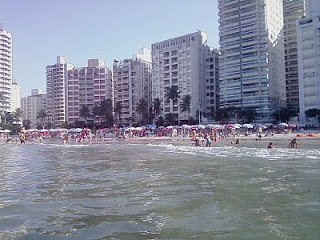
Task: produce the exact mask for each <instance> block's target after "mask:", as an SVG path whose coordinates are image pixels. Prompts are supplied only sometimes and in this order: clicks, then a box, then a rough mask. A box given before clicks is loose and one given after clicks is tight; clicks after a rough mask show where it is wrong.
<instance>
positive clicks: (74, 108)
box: [66, 59, 114, 124]
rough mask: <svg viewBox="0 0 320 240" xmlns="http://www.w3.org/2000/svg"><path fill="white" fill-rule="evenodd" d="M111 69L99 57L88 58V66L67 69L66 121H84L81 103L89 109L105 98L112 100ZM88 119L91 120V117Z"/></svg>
mask: <svg viewBox="0 0 320 240" xmlns="http://www.w3.org/2000/svg"><path fill="white" fill-rule="evenodd" d="M113 94H114V93H113V80H112V71H111V70H110V69H109V68H107V67H106V66H105V64H104V61H102V60H101V59H88V66H86V67H75V68H73V69H70V70H68V73H67V80H66V121H67V122H68V123H69V124H72V123H75V122H77V121H85V119H83V117H81V116H80V109H81V106H82V105H85V106H87V107H88V108H89V109H90V110H92V109H93V107H94V105H95V104H99V103H100V102H101V101H103V100H105V99H111V100H112V101H113ZM89 120H91V121H93V120H94V119H93V118H90V119H89Z"/></svg>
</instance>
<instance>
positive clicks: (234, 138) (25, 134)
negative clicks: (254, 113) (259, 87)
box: [0, 124, 297, 148]
mask: <svg viewBox="0 0 320 240" xmlns="http://www.w3.org/2000/svg"><path fill="white" fill-rule="evenodd" d="M251 135H255V136H256V141H261V140H262V138H263V137H268V136H273V135H274V132H273V131H272V130H270V129H262V128H261V127H257V128H250V129H248V128H241V129H240V128H235V127H234V125H231V124H229V125H226V126H224V127H222V128H215V127H205V126H201V127H200V126H188V127H179V126H169V127H159V128H155V127H136V128H134V127H132V128H110V129H108V128H104V129H99V130H95V131H92V130H90V129H88V128H83V129H80V128H78V129H69V130H67V129H55V130H54V131H50V130H31V131H30V130H25V129H22V130H21V131H20V132H19V133H18V135H16V136H12V135H9V134H7V135H6V136H2V137H1V136H0V140H1V138H3V139H4V140H5V142H7V143H20V144H25V143H28V142H40V143H42V142H43V140H44V139H59V140H60V141H61V143H62V144H68V143H69V142H76V143H81V142H86V143H91V142H92V141H110V140H112V141H134V140H137V139H142V138H143V139H149V140H153V139H155V138H157V139H172V141H176V140H188V139H190V140H191V143H192V145H194V146H196V147H211V146H212V145H213V143H216V142H218V141H220V140H225V139H231V144H240V140H239V137H240V136H251ZM267 147H268V148H273V145H272V142H270V144H269V145H268V146H267ZM289 147H290V148H297V141H296V139H295V138H294V139H293V140H292V141H291V142H290V144H289Z"/></svg>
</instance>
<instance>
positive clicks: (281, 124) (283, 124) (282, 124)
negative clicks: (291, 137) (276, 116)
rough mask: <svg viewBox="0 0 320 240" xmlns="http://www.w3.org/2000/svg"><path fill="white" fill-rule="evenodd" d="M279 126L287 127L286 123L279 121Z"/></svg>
mask: <svg viewBox="0 0 320 240" xmlns="http://www.w3.org/2000/svg"><path fill="white" fill-rule="evenodd" d="M279 127H288V124H287V123H279Z"/></svg>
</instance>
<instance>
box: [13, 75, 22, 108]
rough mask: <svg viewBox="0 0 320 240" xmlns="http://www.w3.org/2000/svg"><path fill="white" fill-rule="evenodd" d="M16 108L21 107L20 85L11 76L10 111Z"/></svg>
mask: <svg viewBox="0 0 320 240" xmlns="http://www.w3.org/2000/svg"><path fill="white" fill-rule="evenodd" d="M17 108H21V85H20V83H19V82H18V81H17V80H16V79H15V78H13V80H12V87H11V112H14V111H16V109H17Z"/></svg>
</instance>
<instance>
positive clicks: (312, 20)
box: [297, 0, 320, 126]
mask: <svg viewBox="0 0 320 240" xmlns="http://www.w3.org/2000/svg"><path fill="white" fill-rule="evenodd" d="M297 32H298V64H299V98H300V119H299V120H300V122H301V123H302V124H305V125H307V126H317V125H318V121H317V120H316V119H313V118H307V117H306V115H305V111H307V110H308V109H312V108H317V109H320V64H319V63H320V1H318V0H309V1H306V17H305V18H304V19H301V20H299V21H297Z"/></svg>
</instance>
